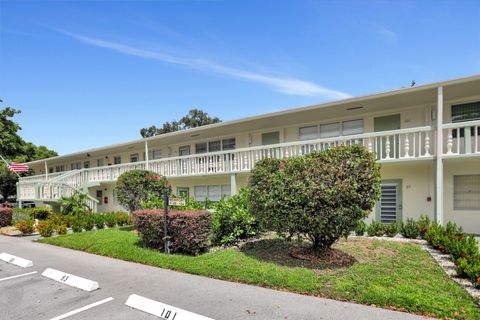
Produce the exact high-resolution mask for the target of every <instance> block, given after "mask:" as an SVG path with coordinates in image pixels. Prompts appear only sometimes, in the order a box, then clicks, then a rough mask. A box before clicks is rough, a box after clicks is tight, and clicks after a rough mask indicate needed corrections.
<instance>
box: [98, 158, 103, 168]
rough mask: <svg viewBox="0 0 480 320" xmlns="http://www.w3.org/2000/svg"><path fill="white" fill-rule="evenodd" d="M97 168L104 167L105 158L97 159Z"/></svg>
mask: <svg viewBox="0 0 480 320" xmlns="http://www.w3.org/2000/svg"><path fill="white" fill-rule="evenodd" d="M97 167H103V158H100V159H97Z"/></svg>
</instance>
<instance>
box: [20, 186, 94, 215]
mask: <svg viewBox="0 0 480 320" xmlns="http://www.w3.org/2000/svg"><path fill="white" fill-rule="evenodd" d="M76 192H79V190H78V189H76V188H73V187H72V186H70V185H68V184H67V183H64V182H54V181H43V182H39V181H34V182H32V181H26V182H24V181H22V182H20V183H19V184H18V188H17V198H18V200H22V201H23V200H35V201H50V202H57V201H59V200H60V199H61V198H62V197H70V196H72V195H73V194H75V193H76ZM97 203H98V200H97V199H95V198H93V197H91V196H90V195H89V196H88V198H87V205H88V206H89V207H90V208H91V209H92V210H93V211H94V212H95V211H97Z"/></svg>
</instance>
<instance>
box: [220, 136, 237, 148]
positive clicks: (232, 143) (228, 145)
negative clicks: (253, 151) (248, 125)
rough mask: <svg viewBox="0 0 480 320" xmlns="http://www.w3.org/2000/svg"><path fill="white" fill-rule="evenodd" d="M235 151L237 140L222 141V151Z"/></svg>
mask: <svg viewBox="0 0 480 320" xmlns="http://www.w3.org/2000/svg"><path fill="white" fill-rule="evenodd" d="M233 149H235V138H228V139H222V150H233Z"/></svg>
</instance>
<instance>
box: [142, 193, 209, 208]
mask: <svg viewBox="0 0 480 320" xmlns="http://www.w3.org/2000/svg"><path fill="white" fill-rule="evenodd" d="M171 198H176V197H174V196H171ZM184 200H185V205H184V206H172V205H169V208H170V209H171V210H175V211H191V210H207V209H211V208H214V207H215V202H211V201H208V199H207V201H206V202H205V203H202V202H200V201H197V200H195V199H194V198H188V199H184ZM163 207H165V204H164V202H163V197H162V196H155V195H153V194H148V196H147V200H142V201H140V209H160V208H163Z"/></svg>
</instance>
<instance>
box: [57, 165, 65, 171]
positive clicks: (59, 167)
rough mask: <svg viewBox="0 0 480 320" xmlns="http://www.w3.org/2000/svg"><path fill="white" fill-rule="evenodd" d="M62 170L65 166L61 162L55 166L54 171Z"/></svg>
mask: <svg viewBox="0 0 480 320" xmlns="http://www.w3.org/2000/svg"><path fill="white" fill-rule="evenodd" d="M62 171H65V166H64V165H63V164H62V165H59V166H55V172H62Z"/></svg>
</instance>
